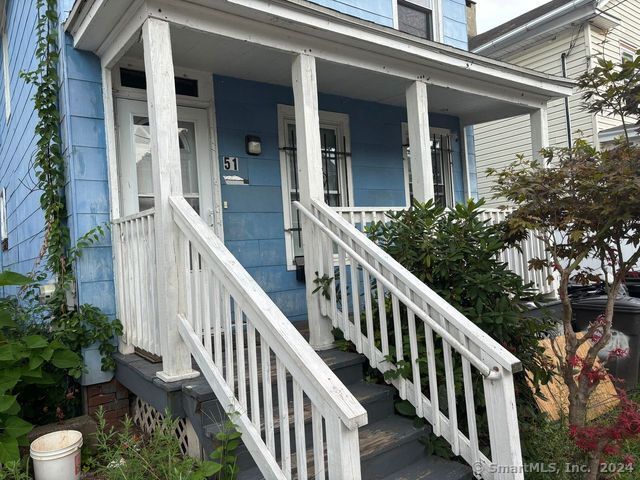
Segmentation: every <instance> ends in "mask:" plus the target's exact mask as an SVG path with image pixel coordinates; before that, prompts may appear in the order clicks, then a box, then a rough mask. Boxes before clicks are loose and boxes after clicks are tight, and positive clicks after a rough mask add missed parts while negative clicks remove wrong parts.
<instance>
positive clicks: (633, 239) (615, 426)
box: [490, 56, 640, 479]
mask: <svg viewBox="0 0 640 480" xmlns="http://www.w3.org/2000/svg"><path fill="white" fill-rule="evenodd" d="M639 79H640V57H638V56H636V57H635V58H634V60H632V61H624V62H622V63H621V64H618V65H616V64H614V63H613V62H610V61H605V60H601V61H599V62H598V65H597V67H596V68H594V69H593V70H592V71H591V72H588V73H587V74H585V75H583V77H581V79H580V81H579V85H580V87H581V88H582V89H583V92H584V94H583V98H584V100H585V105H586V108H587V109H588V110H589V111H591V112H593V113H600V114H605V115H617V116H618V117H619V118H620V119H621V120H622V121H623V122H624V129H623V130H624V132H625V135H624V138H622V139H620V140H619V141H618V142H617V143H616V145H615V146H614V147H613V148H611V149H610V150H607V151H603V152H599V151H597V150H595V149H594V148H593V147H592V146H590V145H589V144H588V143H587V142H586V141H584V140H577V141H576V142H575V143H574V145H572V146H571V147H568V148H549V149H545V150H543V151H542V152H541V157H542V159H540V160H530V159H525V158H524V157H523V156H521V157H519V159H518V160H517V161H516V162H514V163H513V164H511V165H510V166H509V167H507V168H506V169H505V170H503V171H501V172H495V171H491V172H490V173H491V174H492V175H495V176H496V187H495V191H496V193H497V196H500V197H503V198H506V199H508V200H509V201H510V202H512V203H513V204H514V206H515V210H514V211H513V212H512V213H511V214H510V215H509V217H508V219H507V221H506V223H505V233H506V235H507V236H508V237H511V238H522V237H523V236H525V235H527V233H526V232H528V231H535V232H537V233H536V235H538V236H539V238H540V239H541V240H542V241H543V242H544V243H545V245H546V256H545V258H537V259H533V260H532V261H531V263H530V268H534V269H541V268H545V267H551V268H552V269H553V270H554V271H555V273H556V274H557V276H558V279H559V290H558V295H559V297H560V300H561V303H562V327H563V334H564V337H565V342H564V352H556V356H557V357H558V361H559V364H560V375H561V376H562V380H563V381H564V383H565V384H566V385H567V388H568V395H569V414H568V422H569V426H570V432H571V437H572V438H573V440H574V441H575V443H576V445H577V446H578V447H579V448H580V449H581V450H583V451H584V452H586V453H587V454H588V457H589V466H590V472H589V474H588V476H587V478H591V479H595V478H598V476H599V468H598V466H599V465H600V462H602V461H603V460H604V459H606V458H607V457H608V456H612V455H616V456H619V455H621V454H623V453H624V452H620V448H621V445H622V444H623V442H624V441H625V440H629V439H633V438H636V439H638V440H639V441H640V409H639V406H638V404H637V403H634V402H633V401H631V400H629V399H628V398H627V396H626V394H625V393H624V392H623V391H621V392H620V394H619V396H620V408H619V411H618V413H617V416H616V418H614V419H608V421H609V423H607V424H600V423H596V424H589V423H588V422H587V404H588V402H589V398H590V397H591V395H592V394H593V392H594V391H595V389H596V387H597V386H598V385H599V384H600V382H602V381H603V380H605V379H607V378H608V377H609V373H608V372H607V370H606V369H605V367H604V366H602V364H601V363H599V361H598V356H599V354H604V355H605V356H606V352H607V350H605V347H606V346H607V344H608V343H609V341H610V339H611V335H612V332H611V326H612V320H613V314H614V305H615V300H616V297H617V296H618V294H619V290H620V286H621V285H622V284H623V283H624V281H625V277H626V276H627V274H628V273H629V272H630V271H632V269H633V268H634V267H635V266H636V265H637V263H638V261H639V260H640V147H638V146H634V145H632V144H631V143H630V142H629V136H630V135H629V132H630V131H631V129H637V128H638V126H639V125H638V124H635V125H629V124H628V122H627V119H629V118H633V119H635V118H638V113H640V108H639V106H638V105H639V101H640V80H639ZM625 245H627V246H628V247H627V248H623V246H625ZM589 259H591V260H593V259H595V260H597V261H599V264H600V268H599V269H593V268H587V267H586V266H585V263H586V261H587V260H589ZM552 279H553V278H550V279H549V280H550V281H551V280H552ZM594 281H597V282H602V283H603V284H604V286H605V289H606V293H607V303H606V307H605V309H604V311H603V312H602V314H601V315H599V316H597V317H596V318H594V319H593V320H592V321H591V322H590V324H589V326H588V329H587V331H586V334H584V335H578V334H577V332H576V331H575V330H574V328H573V325H572V317H573V311H572V306H571V299H570V298H569V291H568V288H569V285H570V283H571V282H576V283H581V284H587V283H590V282H594ZM584 345H586V346H587V347H588V348H586V349H585V348H584V347H583V346H584ZM581 347H583V348H582V349H581ZM579 351H581V352H583V354H582V355H579V354H578V352H579ZM585 351H586V353H584V352H585ZM601 352H602V353H601ZM628 353H629V352H628V351H626V350H625V349H623V348H617V349H613V350H612V351H611V352H609V356H617V357H624V356H626V355H628ZM565 359H566V360H565ZM627 460H628V461H630V462H631V461H633V459H632V458H627Z"/></svg>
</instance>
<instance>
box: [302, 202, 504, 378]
mask: <svg viewBox="0 0 640 480" xmlns="http://www.w3.org/2000/svg"><path fill="white" fill-rule="evenodd" d="M293 204H294V205H295V207H296V208H297V209H298V211H299V212H301V213H302V214H303V215H304V216H305V217H307V218H308V219H309V220H310V221H311V222H313V223H314V224H315V225H316V226H317V227H318V228H320V230H322V231H323V232H324V233H325V234H326V235H327V236H328V237H329V238H331V240H333V241H334V242H336V243H337V244H338V245H340V246H341V247H342V248H343V249H344V250H345V251H346V252H347V253H348V254H349V256H350V257H351V258H353V259H354V260H356V261H357V263H358V264H359V265H360V266H362V267H364V268H366V269H367V271H368V272H369V273H370V274H371V275H373V276H374V277H375V278H376V279H377V280H378V281H380V283H382V284H383V285H384V287H385V288H386V289H388V290H389V291H390V292H391V293H393V294H394V295H395V296H396V297H397V298H398V300H400V301H402V303H404V304H405V305H406V306H407V307H409V308H410V309H411V310H412V311H413V313H415V314H416V315H417V316H418V317H420V318H422V319H429V320H430V322H429V326H430V327H431V328H432V329H433V331H434V332H436V333H437V334H438V335H440V336H441V337H442V338H444V339H445V340H446V341H447V342H448V343H449V344H450V345H451V346H452V347H454V348H455V349H456V351H458V353H460V354H461V355H463V356H464V357H465V358H466V359H467V360H469V362H471V363H472V364H473V365H474V366H475V367H476V368H477V369H478V370H479V371H480V373H482V375H484V376H485V377H488V378H491V379H494V378H498V377H499V376H500V373H499V371H497V370H495V369H493V368H492V367H490V366H487V365H486V363H485V362H483V361H482V360H480V359H479V358H478V357H477V356H476V355H474V354H473V352H471V351H470V350H469V349H468V348H466V347H465V346H464V345H462V343H460V342H459V341H458V339H456V338H455V337H454V336H453V335H452V334H451V333H449V332H448V331H447V330H445V329H444V328H443V327H442V326H441V325H440V324H438V323H437V322H436V321H435V320H433V319H432V318H431V316H430V315H429V314H428V313H427V312H425V311H424V310H423V309H422V308H420V307H419V306H418V305H416V303H415V302H413V301H412V300H411V299H409V297H407V296H406V295H405V294H404V293H403V292H401V291H400V289H398V288H397V287H396V286H395V285H393V284H392V283H391V282H390V281H389V280H387V279H386V278H385V277H384V275H382V274H381V273H380V272H379V271H378V270H376V269H375V268H374V267H373V266H371V264H370V263H369V262H367V261H366V260H365V259H364V258H362V256H360V255H359V254H358V253H357V252H356V251H355V250H353V249H352V248H351V247H350V246H349V245H347V243H345V242H344V241H343V240H341V239H340V238H339V237H338V236H337V235H336V234H335V233H333V232H332V231H331V230H330V229H329V228H327V227H326V226H325V225H324V224H323V223H322V222H321V221H320V220H318V219H317V218H316V217H315V216H314V215H313V214H312V213H311V212H310V211H309V210H307V209H306V208H304V206H302V204H301V203H300V202H293Z"/></svg>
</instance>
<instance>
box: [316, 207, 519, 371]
mask: <svg viewBox="0 0 640 480" xmlns="http://www.w3.org/2000/svg"><path fill="white" fill-rule="evenodd" d="M313 207H314V208H316V209H317V210H319V211H320V212H322V214H323V215H325V216H327V218H328V219H330V221H331V222H332V223H334V224H336V225H337V226H338V227H339V228H340V229H341V231H342V232H343V233H345V234H347V235H349V236H350V237H351V239H352V240H354V241H355V242H357V243H358V245H359V246H361V247H363V248H364V249H365V250H367V251H368V252H369V253H371V254H373V255H375V257H376V260H377V261H379V262H380V263H381V264H383V266H384V268H385V269H387V270H388V271H389V272H391V273H392V274H393V275H395V276H396V277H398V278H400V279H402V281H403V282H404V283H406V284H407V285H408V286H409V287H410V288H411V289H412V290H413V291H414V292H416V293H418V294H420V295H421V296H423V297H424V298H425V299H426V300H427V301H428V302H429V306H431V307H434V308H435V309H436V310H437V311H438V313H440V314H441V315H443V316H444V317H445V318H447V320H448V321H450V322H452V323H453V324H454V325H455V327H456V328H458V329H459V330H461V331H463V332H464V333H465V335H466V336H468V337H470V338H474V340H475V341H476V343H482V345H483V347H484V348H485V349H486V351H487V353H489V354H490V355H491V357H492V358H493V359H494V360H495V361H496V362H497V363H498V364H499V365H500V366H501V367H503V368H505V369H507V370H509V371H511V372H513V373H516V372H519V371H521V370H522V363H521V362H520V360H519V359H518V358H516V357H515V356H514V355H513V354H512V353H511V352H509V351H508V350H507V349H505V348H504V347H503V346H502V345H500V344H499V343H498V342H497V341H496V340H495V339H493V338H492V337H491V336H489V335H488V334H487V333H486V332H485V331H484V330H482V329H481V328H480V327H478V326H477V325H476V324H475V323H473V322H472V321H471V320H469V319H468V318H467V317H465V316H464V315H463V314H462V313H461V312H459V311H458V310H456V309H455V308H453V307H452V306H451V305H450V304H449V303H448V302H447V301H446V300H445V299H443V298H442V297H441V296H440V295H438V294H437V293H436V292H435V291H433V290H432V289H431V288H429V287H428V286H427V285H425V284H424V283H423V282H421V281H420V280H419V279H418V278H417V277H416V276H415V275H413V274H412V273H411V272H410V271H409V270H407V269H406V268H405V267H403V266H402V265H401V264H400V263H399V262H398V261H397V260H395V259H394V258H393V257H391V255H389V254H388V253H386V252H385V251H384V250H382V248H380V247H378V246H377V245H376V244H375V243H373V242H371V240H370V239H369V238H368V237H367V236H366V235H365V234H364V233H362V232H360V231H359V230H358V229H356V228H355V227H354V226H353V225H351V224H350V223H349V222H347V221H346V220H344V219H343V218H342V217H341V216H340V215H338V214H337V213H335V212H334V211H333V209H332V208H331V207H329V206H328V205H326V204H324V203H321V202H317V201H313Z"/></svg>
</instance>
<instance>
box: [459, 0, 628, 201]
mask: <svg viewBox="0 0 640 480" xmlns="http://www.w3.org/2000/svg"><path fill="white" fill-rule="evenodd" d="M639 24H640V0H554V1H551V2H548V3H546V4H544V5H542V6H540V7H538V8H536V9H534V10H531V11H530V12H527V13H525V14H524V15H521V16H519V17H517V18H514V19H512V20H510V21H508V22H506V23H504V24H502V25H499V26H497V27H495V28H494V29H492V30H489V31H487V32H485V33H482V34H480V35H477V36H475V37H474V38H472V39H471V40H470V42H469V49H470V50H471V51H473V52H474V53H478V54H481V55H485V56H488V57H491V58H494V59H497V60H502V61H506V62H509V63H512V64H515V65H519V66H522V67H528V68H531V69H533V70H536V71H538V72H540V73H547V74H553V75H558V76H566V77H568V78H571V79H576V78H578V77H579V76H580V75H581V74H582V73H584V72H585V71H586V70H587V69H589V68H591V66H592V65H593V63H594V61H595V59H596V58H597V57H599V56H604V57H605V58H607V59H610V60H614V61H619V60H620V59H621V58H624V57H629V56H631V55H633V52H634V51H636V50H637V49H638V48H640V29H639V28H638V25H639ZM548 125H549V145H552V146H566V145H567V144H568V143H569V142H572V141H573V140H575V139H576V138H585V139H587V140H588V141H589V142H591V143H593V144H594V145H595V146H596V147H599V148H600V147H606V144H610V143H611V141H612V140H613V138H614V137H615V136H616V135H619V134H621V131H619V130H618V127H620V121H619V120H618V119H616V118H612V117H606V116H603V115H593V114H590V113H589V112H586V111H584V110H583V109H582V100H581V95H580V93H579V92H578V91H577V90H576V91H575V93H574V95H573V96H571V97H569V98H567V99H557V100H553V101H551V102H549V104H548ZM530 132H531V129H530V122H529V118H528V116H518V117H513V118H510V119H507V120H498V121H495V122H489V123H484V124H481V125H476V126H475V146H476V165H477V174H478V195H479V196H480V197H485V198H487V200H488V203H489V204H490V205H491V204H492V205H496V204H499V203H500V202H499V200H496V199H491V198H490V197H492V192H491V187H492V182H493V180H492V178H491V177H488V176H487V175H486V170H487V168H489V167H492V168H498V169H499V168H500V167H504V166H506V165H507V164H509V163H511V162H512V161H513V160H515V159H516V155H517V154H519V153H524V154H525V156H530V155H531V153H530V152H531V141H530ZM616 132H617V133H616Z"/></svg>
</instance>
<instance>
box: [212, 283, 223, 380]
mask: <svg viewBox="0 0 640 480" xmlns="http://www.w3.org/2000/svg"><path fill="white" fill-rule="evenodd" d="M222 312H223V308H222V291H221V289H220V280H218V278H217V277H215V276H214V277H213V358H214V362H215V364H216V366H217V367H218V369H219V370H220V372H222V367H223V365H222V315H223V313H222Z"/></svg>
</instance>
